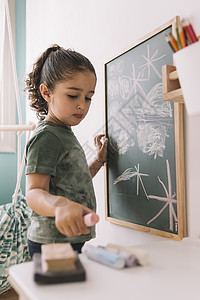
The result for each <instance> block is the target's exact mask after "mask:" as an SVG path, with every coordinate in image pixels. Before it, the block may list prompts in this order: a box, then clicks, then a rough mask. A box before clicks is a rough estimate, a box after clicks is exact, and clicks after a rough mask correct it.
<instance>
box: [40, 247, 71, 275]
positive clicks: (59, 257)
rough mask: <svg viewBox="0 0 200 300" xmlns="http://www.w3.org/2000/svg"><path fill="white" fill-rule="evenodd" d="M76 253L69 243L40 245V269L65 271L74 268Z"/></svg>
mask: <svg viewBox="0 0 200 300" xmlns="http://www.w3.org/2000/svg"><path fill="white" fill-rule="evenodd" d="M76 258H77V256H76V253H75V251H74V250H73V248H72V246H71V245H70V243H59V244H47V245H42V257H41V261H42V270H43V271H44V272H48V271H52V272H53V271H55V272H59V271H66V270H73V269H74V268H75V261H76Z"/></svg>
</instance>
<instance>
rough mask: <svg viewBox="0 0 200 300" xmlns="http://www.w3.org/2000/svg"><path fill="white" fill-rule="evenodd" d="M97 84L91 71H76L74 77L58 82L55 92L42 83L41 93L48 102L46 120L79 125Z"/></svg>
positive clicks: (67, 124)
mask: <svg viewBox="0 0 200 300" xmlns="http://www.w3.org/2000/svg"><path fill="white" fill-rule="evenodd" d="M95 86H96V77H95V75H94V74H93V73H92V72H89V71H85V72H79V73H76V74H75V76H74V77H73V79H70V80H66V81H63V82H60V83H57V84H56V86H55V88H54V90H53V92H50V91H49V90H48V89H47V87H46V86H45V85H44V84H41V86H40V91H41V94H42V96H43V98H44V99H45V100H46V101H47V102H48V115H47V117H46V120H47V121H51V122H54V123H56V124H59V125H66V126H67V127H71V126H75V125H78V124H79V123H80V122H81V121H82V120H83V119H84V118H85V116H86V115H87V113H88V110H89V107H90V104H91V98H92V96H93V95H94V92H95ZM46 89H47V90H48V91H47V90H46Z"/></svg>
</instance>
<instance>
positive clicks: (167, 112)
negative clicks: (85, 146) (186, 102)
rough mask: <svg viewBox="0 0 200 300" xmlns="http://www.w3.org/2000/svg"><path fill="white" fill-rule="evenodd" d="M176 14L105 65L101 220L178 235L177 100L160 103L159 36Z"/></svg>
mask: <svg viewBox="0 0 200 300" xmlns="http://www.w3.org/2000/svg"><path fill="white" fill-rule="evenodd" d="M175 20H176V18H174V19H172V20H170V21H169V22H167V23H166V24H164V25H162V26H161V27H159V28H157V29H156V30H154V31H153V32H151V33H149V34H147V35H146V36H145V37H143V38H141V39H140V40H139V41H137V42H136V43H135V44H134V45H133V46H132V47H131V48H130V49H128V50H127V51H125V52H123V53H121V54H119V55H118V56H116V57H115V58H112V59H111V60H109V61H108V62H106V63H105V104H106V135H107V137H108V139H109V144H108V162H107V166H106V220H107V221H110V222H113V223H116V224H119V225H123V226H127V227H131V228H134V229H138V230H142V231H147V232H150V233H154V234H158V235H162V236H165V237H168V238H172V239H177V240H180V239H182V238H183V236H185V235H186V220H185V183H184V154H183V149H184V148H183V147H184V143H183V106H182V104H178V103H173V102H164V101H163V95H162V94H163V93H162V66H163V65H165V64H168V65H173V53H172V50H171V48H170V46H169V45H168V43H167V42H166V38H165V36H166V35H167V33H168V32H173V30H174V29H173V26H174V22H175Z"/></svg>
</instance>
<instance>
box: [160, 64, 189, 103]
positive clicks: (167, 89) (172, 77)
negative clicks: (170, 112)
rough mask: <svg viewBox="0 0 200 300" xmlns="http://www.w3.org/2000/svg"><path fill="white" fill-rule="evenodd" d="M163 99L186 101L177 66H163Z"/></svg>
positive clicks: (178, 101)
mask: <svg viewBox="0 0 200 300" xmlns="http://www.w3.org/2000/svg"><path fill="white" fill-rule="evenodd" d="M162 83H163V101H171V102H177V103H184V98H183V93H182V90H181V86H180V83H179V79H178V74H177V71H176V67H175V66H170V65H164V66H162Z"/></svg>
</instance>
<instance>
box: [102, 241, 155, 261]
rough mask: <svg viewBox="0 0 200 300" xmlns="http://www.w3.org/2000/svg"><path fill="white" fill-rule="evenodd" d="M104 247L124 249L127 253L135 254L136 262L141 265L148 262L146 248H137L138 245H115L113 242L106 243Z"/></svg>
mask: <svg viewBox="0 0 200 300" xmlns="http://www.w3.org/2000/svg"><path fill="white" fill-rule="evenodd" d="M106 247H107V248H108V247H110V248H116V249H119V250H122V251H123V250H124V251H128V252H129V253H132V254H133V255H135V256H136V257H137V259H138V263H139V265H141V266H146V265H147V264H148V263H149V255H148V253H147V251H146V250H144V249H141V248H138V247H123V246H120V245H115V244H108V245H106Z"/></svg>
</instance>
